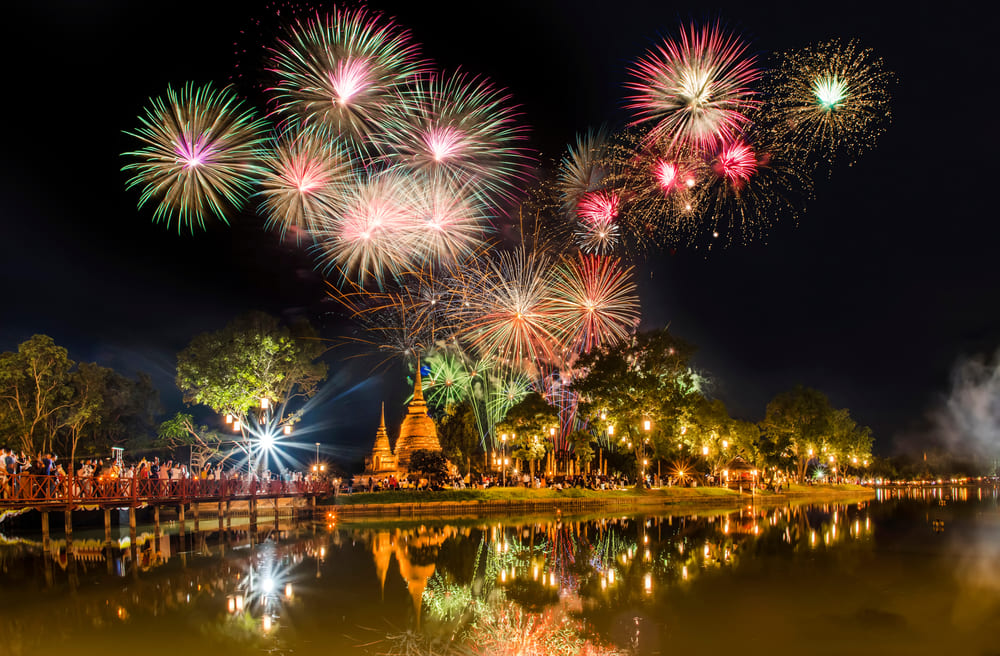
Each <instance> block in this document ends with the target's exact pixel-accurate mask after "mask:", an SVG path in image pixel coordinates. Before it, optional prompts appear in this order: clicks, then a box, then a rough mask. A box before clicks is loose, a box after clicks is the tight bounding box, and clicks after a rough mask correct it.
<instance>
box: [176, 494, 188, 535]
mask: <svg viewBox="0 0 1000 656" xmlns="http://www.w3.org/2000/svg"><path fill="white" fill-rule="evenodd" d="M184 505H185V504H183V503H182V504H181V505H180V506H178V507H177V521H178V522H180V533H181V541H183V540H184V525H185V524H186V522H185V521H184Z"/></svg>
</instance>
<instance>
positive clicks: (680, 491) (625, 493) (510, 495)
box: [326, 484, 871, 506]
mask: <svg viewBox="0 0 1000 656" xmlns="http://www.w3.org/2000/svg"><path fill="white" fill-rule="evenodd" d="M870 492H871V490H870V489H869V488H865V487H862V486H860V485H847V484H845V485H791V486H790V487H788V488H786V489H783V490H782V491H781V493H780V494H775V493H774V492H761V491H759V490H758V491H757V493H756V496H757V498H758V499H761V500H765V499H772V500H774V501H778V500H784V499H805V498H809V499H819V500H823V499H827V498H841V497H845V496H851V495H852V494H854V493H858V494H859V495H866V494H869V493H870ZM745 497H746V493H744V495H743V497H741V496H740V494H739V493H738V492H736V491H735V490H730V489H727V488H722V487H668V488H659V489H654V490H637V489H635V488H627V489H624V490H587V489H580V488H569V489H566V490H554V489H552V488H543V489H529V488H524V487H507V488H503V487H498V488H489V489H486V490H480V489H465V490H442V491H439V492H426V491H422V492H418V491H416V490H396V491H391V492H357V493H354V494H351V495H341V496H340V497H338V498H337V499H336V501H335V500H334V499H327V501H326V503H327V504H336V505H340V506H353V505H363V504H364V505H384V504H418V503H419V504H433V503H449V502H462V501H464V502H472V503H482V502H490V501H508V502H512V503H516V502H525V501H546V500H557V499H594V500H601V499H607V500H612V499H633V500H635V501H643V502H649V503H661V504H664V505H668V504H677V503H706V502H714V503H722V504H725V503H727V502H738V501H739V500H740V499H741V498H745ZM470 505H471V504H470Z"/></svg>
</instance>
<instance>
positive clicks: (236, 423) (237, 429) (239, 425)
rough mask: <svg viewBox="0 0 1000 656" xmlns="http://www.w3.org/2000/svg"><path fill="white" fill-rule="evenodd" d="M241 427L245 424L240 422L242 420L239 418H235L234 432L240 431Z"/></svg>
mask: <svg viewBox="0 0 1000 656" xmlns="http://www.w3.org/2000/svg"><path fill="white" fill-rule="evenodd" d="M241 428H243V424H241V423H240V420H239V419H234V420H233V432H234V433H239V432H240V429H241Z"/></svg>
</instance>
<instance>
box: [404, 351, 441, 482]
mask: <svg viewBox="0 0 1000 656" xmlns="http://www.w3.org/2000/svg"><path fill="white" fill-rule="evenodd" d="M415 378H416V381H415V382H414V384H413V399H412V400H411V401H410V403H409V405H408V406H407V408H406V416H405V417H404V418H403V424H402V426H400V427H399V440H397V441H396V458H397V460H398V465H399V469H400V470H403V471H406V470H407V469H409V466H410V456H411V455H412V454H413V452H414V451H418V450H420V449H430V450H431V451H440V450H441V442H439V441H438V436H437V427H436V426H435V425H434V420H433V419H431V418H430V417H429V416H428V415H427V402H426V401H424V390H423V385H422V383H421V376H420V360H419V359H417V374H416V376H415Z"/></svg>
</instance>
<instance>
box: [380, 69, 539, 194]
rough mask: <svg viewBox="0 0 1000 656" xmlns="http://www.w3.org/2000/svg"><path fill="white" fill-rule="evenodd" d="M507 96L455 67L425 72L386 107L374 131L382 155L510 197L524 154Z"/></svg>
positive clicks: (410, 169)
mask: <svg viewBox="0 0 1000 656" xmlns="http://www.w3.org/2000/svg"><path fill="white" fill-rule="evenodd" d="M509 101H510V96H509V95H508V94H507V93H506V92H504V91H503V90H501V89H498V88H496V87H495V86H493V85H492V84H491V83H489V82H488V81H486V80H484V79H481V78H475V77H470V76H467V75H465V74H463V73H455V74H453V75H450V76H445V75H438V74H427V75H423V76H420V78H419V79H418V80H417V81H416V82H415V83H414V84H412V85H410V86H409V87H407V90H406V91H405V92H404V93H403V94H402V97H401V99H400V102H398V103H396V105H395V106H394V107H393V108H392V109H391V110H390V115H391V117H390V120H389V121H388V122H387V129H385V130H384V131H382V132H381V133H379V135H378V136H377V139H378V142H379V144H380V148H381V150H382V151H383V152H384V153H385V154H386V155H385V159H386V161H387V162H388V163H389V164H390V165H392V166H394V167H398V168H401V169H402V170H404V171H406V172H410V173H433V174H435V175H438V176H443V177H445V178H446V179H449V180H451V181H452V182H453V183H455V184H456V185H458V186H462V187H466V188H470V189H475V190H477V191H478V192H479V193H481V194H483V195H484V196H485V197H487V198H494V197H495V198H504V199H507V198H510V197H511V196H512V192H513V185H514V184H515V183H517V182H520V181H523V180H524V179H525V172H526V165H527V164H528V163H529V161H530V160H529V158H528V157H527V156H526V155H525V153H524V151H523V150H521V149H520V148H519V146H518V144H519V143H520V142H521V141H523V140H524V138H525V131H524V129H523V128H522V127H521V126H519V125H518V123H517V122H516V118H517V113H516V111H515V109H514V108H513V107H512V106H511V105H510V104H509Z"/></svg>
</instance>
